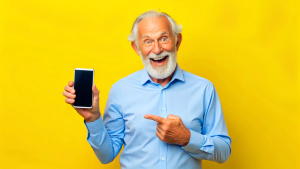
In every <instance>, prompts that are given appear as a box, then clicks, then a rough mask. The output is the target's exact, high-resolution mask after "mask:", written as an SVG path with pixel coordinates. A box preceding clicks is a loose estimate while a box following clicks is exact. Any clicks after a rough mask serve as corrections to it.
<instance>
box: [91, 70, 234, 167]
mask: <svg viewBox="0 0 300 169" xmlns="http://www.w3.org/2000/svg"><path fill="white" fill-rule="evenodd" d="M145 114H153V115H158V116H161V117H163V118H167V116H168V115H169V114H173V115H176V116H179V117H180V118H181V119H182V121H183V123H184V125H185V126H186V127H187V128H188V129H189V130H190V132H191V138H190V141H189V143H188V144H187V145H186V146H184V147H182V146H180V145H175V144H168V143H165V142H163V141H161V140H160V139H159V138H158V137H157V136H156V122H155V121H152V120H149V119H145V118H144V115H145ZM85 124H86V127H87V129H88V138H87V140H88V142H89V143H90V145H91V146H92V148H93V150H94V152H95V154H96V156H97V157H98V159H99V160H100V161H101V162H102V163H109V162H111V161H113V160H114V158H115V157H116V156H117V155H118V153H119V152H120V150H121V148H122V145H123V144H124V149H123V151H122V153H121V155H120V165H121V168H122V169H199V168H200V169H201V168H202V160H212V161H217V162H220V163H223V162H225V161H226V160H227V159H228V158H229V156H230V153H231V147H230V145H231V139H230V137H229V136H228V132H227V128H226V124H225V120H224V116H223V113H222V108H221V104H220V100H219V97H218V95H217V92H216V90H215V88H214V86H213V84H212V83H211V82H210V81H208V80H206V79H204V78H201V77H199V76H196V75H193V74H191V73H188V72H186V71H184V70H182V69H180V68H179V66H178V65H177V68H176V70H175V74H174V76H173V78H172V80H171V81H170V82H169V83H168V84H167V85H166V86H165V87H162V86H161V85H160V84H157V83H154V82H153V81H152V80H151V78H150V76H149V75H148V73H147V72H146V70H145V69H143V70H140V71H138V72H135V73H133V74H131V75H129V76H127V77H125V78H123V79H121V80H119V81H118V82H117V83H115V84H114V85H113V86H112V87H111V90H110V93H109V96H108V100H107V104H106V107H105V112H104V115H103V120H102V118H99V119H98V120H96V121H94V122H91V123H85Z"/></svg>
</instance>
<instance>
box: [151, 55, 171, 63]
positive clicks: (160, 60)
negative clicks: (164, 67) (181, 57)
mask: <svg viewBox="0 0 300 169" xmlns="http://www.w3.org/2000/svg"><path fill="white" fill-rule="evenodd" d="M168 57H169V55H167V56H165V57H163V58H159V59H152V58H151V60H152V61H153V62H155V63H161V62H163V61H165V60H166V59H167V58H168Z"/></svg>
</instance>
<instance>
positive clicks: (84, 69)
mask: <svg viewBox="0 0 300 169" xmlns="http://www.w3.org/2000/svg"><path fill="white" fill-rule="evenodd" d="M76 70H83V71H92V72H93V83H92V84H94V75H95V70H94V69H86V68H75V69H74V85H73V88H75V78H76V77H75V72H76ZM75 94H76V91H75ZM93 99H94V94H93V93H92V106H91V107H84V106H74V104H73V107H74V108H85V109H90V108H93Z"/></svg>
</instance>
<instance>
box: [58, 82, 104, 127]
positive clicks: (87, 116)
mask: <svg viewBox="0 0 300 169" xmlns="http://www.w3.org/2000/svg"><path fill="white" fill-rule="evenodd" d="M73 85H74V82H73V81H70V82H69V84H68V85H67V86H65V91H64V92H63V95H64V96H65V97H66V99H65V101H66V103H68V104H70V105H72V104H73V103H74V102H75V98H76V95H75V90H74V88H73ZM92 90H93V107H92V108H91V109H85V108H75V110H76V111H77V112H78V113H79V114H80V115H81V116H82V117H83V118H84V120H85V121H86V122H93V121H95V120H97V119H98V118H99V117H100V111H99V90H98V89H97V88H96V85H95V84H94V85H93V88H92Z"/></svg>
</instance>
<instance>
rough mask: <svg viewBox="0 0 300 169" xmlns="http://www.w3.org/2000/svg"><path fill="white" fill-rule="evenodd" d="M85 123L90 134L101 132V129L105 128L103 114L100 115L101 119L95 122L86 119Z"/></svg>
mask: <svg viewBox="0 0 300 169" xmlns="http://www.w3.org/2000/svg"><path fill="white" fill-rule="evenodd" d="M84 124H85V126H86V128H87V130H88V132H89V134H92V135H94V134H98V133H100V131H101V130H102V129H103V128H104V123H103V120H102V118H101V116H100V117H99V119H97V120H95V121H93V122H90V123H87V122H86V121H84Z"/></svg>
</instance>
